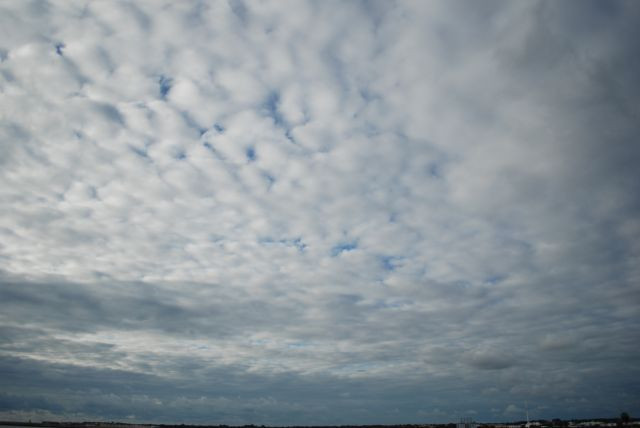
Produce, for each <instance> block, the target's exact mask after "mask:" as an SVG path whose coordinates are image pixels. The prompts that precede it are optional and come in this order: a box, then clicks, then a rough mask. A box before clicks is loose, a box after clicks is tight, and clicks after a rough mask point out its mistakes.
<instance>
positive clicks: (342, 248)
mask: <svg viewBox="0 0 640 428" xmlns="http://www.w3.org/2000/svg"><path fill="white" fill-rule="evenodd" d="M356 248H358V243H357V242H356V241H351V242H342V243H340V244H338V245H336V246H334V247H333V248H331V255H332V256H333V257H336V256H339V255H340V254H342V253H344V252H349V251H353V250H355V249H356Z"/></svg>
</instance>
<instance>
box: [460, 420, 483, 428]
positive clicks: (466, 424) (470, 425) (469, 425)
mask: <svg viewBox="0 0 640 428" xmlns="http://www.w3.org/2000/svg"><path fill="white" fill-rule="evenodd" d="M456 428H478V424H477V423H476V422H474V421H473V419H471V418H462V419H460V422H458V424H457V426H456Z"/></svg>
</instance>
